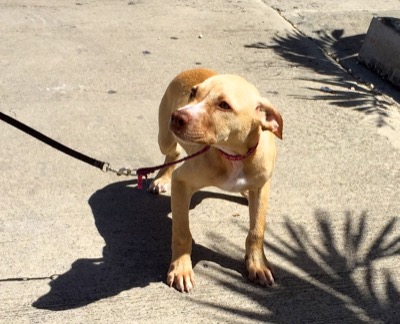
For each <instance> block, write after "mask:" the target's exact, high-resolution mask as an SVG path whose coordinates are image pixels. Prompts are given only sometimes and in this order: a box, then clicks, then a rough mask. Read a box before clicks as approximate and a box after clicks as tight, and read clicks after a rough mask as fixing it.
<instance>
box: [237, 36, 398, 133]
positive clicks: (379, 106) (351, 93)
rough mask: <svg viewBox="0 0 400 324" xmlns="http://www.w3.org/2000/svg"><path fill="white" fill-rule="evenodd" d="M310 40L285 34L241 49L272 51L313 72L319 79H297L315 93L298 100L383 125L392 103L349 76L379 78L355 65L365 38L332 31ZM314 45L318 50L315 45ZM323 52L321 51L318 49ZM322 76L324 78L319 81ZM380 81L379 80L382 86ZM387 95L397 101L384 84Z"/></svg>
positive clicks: (393, 93)
mask: <svg viewBox="0 0 400 324" xmlns="http://www.w3.org/2000/svg"><path fill="white" fill-rule="evenodd" d="M314 33H315V34H316V38H315V39H314V41H312V40H310V38H309V37H307V36H305V35H303V34H300V33H295V34H289V35H287V36H285V37H281V36H275V37H274V39H273V42H274V43H275V44H273V45H271V44H270V43H269V44H267V43H264V42H257V43H252V44H246V45H244V47H245V48H253V49H266V50H268V49H272V50H274V51H275V52H276V53H278V55H280V56H281V57H282V58H284V59H285V60H286V61H288V62H290V64H292V65H293V66H294V67H296V66H301V67H305V68H307V69H310V70H313V71H315V72H316V73H318V74H319V75H320V76H318V78H315V79H312V78H309V79H307V78H301V80H305V81H311V82H314V83H315V84H316V86H315V87H309V88H308V89H310V90H313V91H315V95H314V96H312V97H306V96H302V97H300V99H302V100H307V99H309V100H324V101H328V102H330V104H332V105H335V106H338V107H343V108H350V109H353V110H356V111H359V112H362V113H364V114H366V115H371V114H373V115H374V116H376V125H377V126H378V127H382V126H387V125H388V123H387V119H388V117H389V116H388V112H387V110H388V106H390V105H391V104H392V103H391V102H389V101H388V100H386V99H384V98H383V97H379V99H378V98H377V94H378V93H377V92H376V91H372V90H370V89H368V88H367V87H365V86H359V85H358V84H357V83H356V81H357V80H356V79H355V78H354V77H353V76H352V74H353V75H362V76H363V80H364V81H365V82H367V83H375V82H377V80H380V79H379V77H377V76H376V75H374V74H373V73H372V72H370V71H369V70H367V69H366V68H365V67H363V66H362V65H361V64H359V63H358V60H357V55H358V52H359V50H360V48H361V46H362V43H363V40H364V38H365V35H353V36H349V37H344V36H343V35H344V30H334V31H332V32H331V33H330V34H328V33H326V32H325V31H321V30H318V31H315V32H314ZM315 43H317V44H318V46H319V48H318V47H317V46H315ZM321 48H322V49H324V51H325V52H324V51H323V50H321ZM326 53H328V54H329V56H330V57H331V58H335V59H336V60H337V61H339V62H340V63H341V65H342V66H343V67H345V68H346V69H347V70H348V71H349V70H350V73H349V74H347V73H345V72H344V71H343V68H341V67H340V66H339V65H338V64H336V63H334V61H333V59H331V58H328V56H327V55H326ZM321 75H322V76H326V77H325V78H321ZM382 82H383V81H381V83H382ZM385 90H387V92H388V93H387V94H388V95H389V96H391V97H393V99H395V100H396V101H397V102H400V91H398V90H397V89H395V88H394V87H393V86H391V85H390V84H388V83H385Z"/></svg>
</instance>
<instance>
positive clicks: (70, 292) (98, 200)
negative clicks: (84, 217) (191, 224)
mask: <svg viewBox="0 0 400 324" xmlns="http://www.w3.org/2000/svg"><path fill="white" fill-rule="evenodd" d="M206 198H218V199H227V200H231V201H233V202H236V203H245V199H244V198H241V197H233V196H228V195H224V194H219V193H211V192H199V193H196V194H195V195H194V196H193V199H192V203H191V208H194V207H195V206H196V205H197V204H199V203H200V202H201V201H202V200H203V199H206ZM89 205H90V207H91V208H92V212H93V216H94V219H95V224H96V227H97V230H98V231H99V233H100V235H101V236H102V237H103V239H104V241H105V244H106V245H105V246H104V249H103V257H102V258H99V259H79V260H77V261H75V262H74V263H73V264H72V266H71V269H70V270H69V271H68V272H66V273H64V274H62V275H59V276H58V277H57V278H56V279H54V280H53V281H51V282H50V287H51V290H50V292H49V293H48V294H46V295H44V296H42V297H40V298H39V299H38V300H37V301H36V302H34V303H33V306H34V307H36V308H41V309H48V310H54V311H57V310H66V309H72V308H78V307H82V306H85V305H87V304H90V303H93V302H95V301H98V300H100V299H103V298H107V297H111V296H115V295H117V294H119V293H120V292H122V291H124V290H128V289H131V288H135V287H145V286H147V285H148V284H149V283H151V282H163V281H165V279H166V274H167V270H168V266H169V262H170V258H171V252H170V242H171V219H170V218H169V217H168V214H169V213H170V198H169V197H167V196H154V195H151V194H149V193H147V192H146V190H138V189H137V187H136V181H126V182H118V183H114V184H111V185H109V186H107V187H105V188H103V189H101V190H99V191H97V192H96V193H94V194H93V195H92V197H90V199H89ZM192 254H193V258H192V259H193V264H194V265H195V264H196V263H197V262H198V261H199V260H210V261H213V262H216V263H218V264H220V265H221V266H223V267H225V268H230V269H233V270H235V271H239V272H243V271H244V268H243V267H244V265H243V264H242V262H238V261H237V260H233V259H231V258H229V257H228V256H225V255H222V254H219V253H217V252H214V251H212V250H210V249H207V248H205V247H203V246H201V245H198V244H196V243H194V246H193V253H192Z"/></svg>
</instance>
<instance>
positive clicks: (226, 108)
mask: <svg viewBox="0 0 400 324" xmlns="http://www.w3.org/2000/svg"><path fill="white" fill-rule="evenodd" d="M219 108H221V109H223V110H231V109H232V108H231V106H229V104H228V103H227V102H226V101H221V102H220V103H219Z"/></svg>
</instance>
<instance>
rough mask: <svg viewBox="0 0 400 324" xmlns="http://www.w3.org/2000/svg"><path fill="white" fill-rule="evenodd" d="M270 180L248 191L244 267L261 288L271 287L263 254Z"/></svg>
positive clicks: (270, 275) (271, 279)
mask: <svg viewBox="0 0 400 324" xmlns="http://www.w3.org/2000/svg"><path fill="white" fill-rule="evenodd" d="M269 190H270V180H269V181H268V182H267V183H266V184H265V185H264V187H262V188H260V189H258V190H250V191H249V211H250V229H249V233H248V235H247V238H246V267H247V270H248V272H249V278H250V280H252V281H255V282H257V283H259V284H261V285H263V286H266V285H272V284H273V283H274V277H273V273H272V268H271V266H270V265H269V263H268V261H267V258H266V257H265V254H264V231H265V217H266V212H267V208H268V201H269Z"/></svg>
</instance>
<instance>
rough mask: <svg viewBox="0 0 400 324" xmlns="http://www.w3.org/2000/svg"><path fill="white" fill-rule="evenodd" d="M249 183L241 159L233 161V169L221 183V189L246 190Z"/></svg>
mask: <svg viewBox="0 0 400 324" xmlns="http://www.w3.org/2000/svg"><path fill="white" fill-rule="evenodd" d="M247 185H248V179H247V178H246V176H245V174H244V172H243V163H242V162H239V161H235V162H232V169H231V170H230V172H229V173H228V176H227V177H226V178H225V179H224V180H223V182H222V183H221V185H220V187H221V189H223V190H226V191H235V192H240V191H243V190H245V189H246V186H247Z"/></svg>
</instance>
